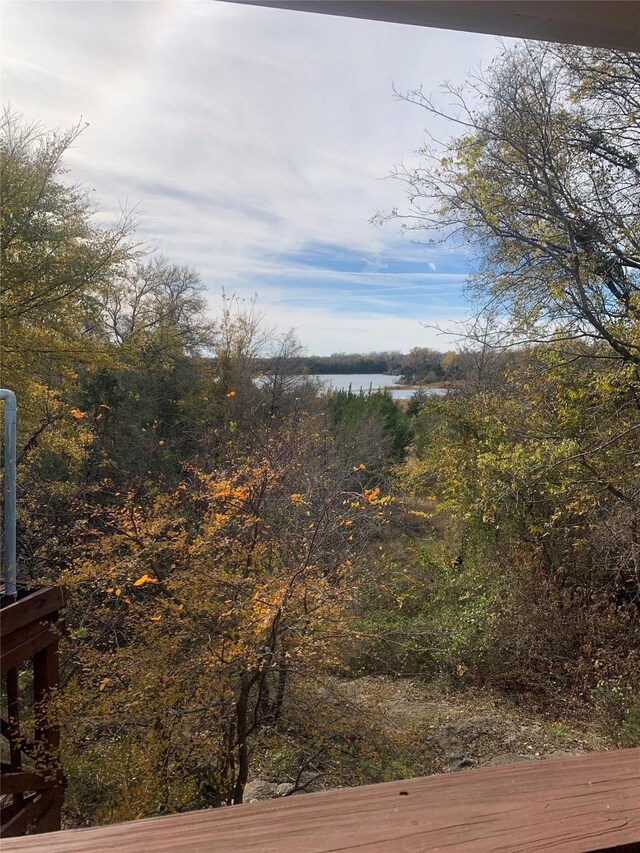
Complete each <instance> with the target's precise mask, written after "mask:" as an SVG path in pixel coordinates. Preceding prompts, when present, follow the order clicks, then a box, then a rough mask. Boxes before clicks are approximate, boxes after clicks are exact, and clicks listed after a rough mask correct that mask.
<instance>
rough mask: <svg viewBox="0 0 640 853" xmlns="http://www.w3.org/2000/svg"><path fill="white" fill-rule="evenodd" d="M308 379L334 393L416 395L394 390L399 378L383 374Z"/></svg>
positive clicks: (404, 397)
mask: <svg viewBox="0 0 640 853" xmlns="http://www.w3.org/2000/svg"><path fill="white" fill-rule="evenodd" d="M307 378H308V379H317V380H319V381H320V382H322V384H323V385H325V386H326V387H327V390H328V389H333V390H334V391H348V390H349V387H351V390H352V391H353V392H354V394H357V393H358V392H359V391H365V392H366V391H368V390H369V389H370V388H371V389H372V390H373V391H379V390H381V389H382V388H389V389H390V390H391V396H392V397H393V399H394V400H410V399H411V397H413V395H414V394H415V393H416V392H415V389H412V388H394V387H393V386H394V385H396V384H397V383H398V381H399V379H400V377H399V376H387V375H386V374H385V373H327V374H324V375H310V376H308V377H307ZM424 391H425V393H426V394H446V388H425V389H424Z"/></svg>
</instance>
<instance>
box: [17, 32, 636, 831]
mask: <svg viewBox="0 0 640 853" xmlns="http://www.w3.org/2000/svg"><path fill="white" fill-rule="evenodd" d="M469 87H471V89H472V90H473V91H472V92H471V93H470V92H469V91H468V90H469ZM449 95H450V96H451V97H450V98H449V102H450V101H451V100H452V99H457V102H458V107H457V108H455V109H454V112H453V114H452V115H451V116H450V118H451V121H452V122H454V125H455V123H456V122H457V131H456V132H457V135H455V133H454V135H453V136H452V138H451V141H449V142H447V143H446V144H444V145H443V146H438V145H437V144H435V143H434V145H433V146H431V145H430V146H425V147H424V148H423V149H422V152H421V155H422V158H423V163H422V165H421V166H420V167H419V168H418V169H417V170H416V171H414V172H411V171H406V170H398V171H397V173H396V176H397V177H398V178H400V179H401V180H403V181H406V182H408V190H409V196H408V205H409V207H408V210H407V211H397V212H395V213H392V214H391V218H392V219H393V217H394V216H395V215H398V216H402V217H403V220H402V221H403V223H404V225H405V227H409V228H415V229H417V232H418V235H420V233H421V229H426V232H425V237H426V238H428V239H434V235H438V234H439V235H440V236H441V237H442V239H444V240H449V241H451V240H452V241H456V240H460V239H462V240H463V241H464V242H465V243H468V244H469V245H470V246H471V247H472V248H473V250H474V251H475V253H476V255H475V257H476V273H475V275H474V276H473V279H472V283H471V289H472V291H473V295H474V296H475V297H476V299H477V300H478V302H477V304H478V305H480V311H479V313H478V316H477V318H476V322H475V323H474V324H473V325H472V326H471V327H470V328H469V329H468V330H467V333H466V337H465V341H464V344H463V346H462V348H461V352H460V353H459V354H457V355H454V354H450V355H449V356H448V357H446V356H445V357H444V358H443V356H441V355H439V354H438V359H437V361H434V364H436V363H437V364H438V365H440V368H439V369H445V370H446V369H449V370H453V369H454V367H455V373H456V379H457V380H458V383H457V385H456V389H455V390H452V391H450V392H449V393H448V394H447V395H445V396H442V397H432V398H428V397H417V398H414V400H412V401H411V403H410V404H409V406H408V408H405V409H403V408H401V407H400V406H399V405H398V404H396V403H395V402H394V401H393V400H392V399H391V397H390V396H389V395H388V394H387V393H383V392H378V393H374V394H371V395H354V394H351V393H344V392H340V393H335V394H330V395H327V396H318V395H317V391H316V389H315V387H314V386H313V384H312V383H310V384H307V385H301V384H300V383H299V381H298V380H297V379H295V374H296V373H297V372H298V371H297V363H296V357H297V354H298V353H299V346H298V344H297V342H296V341H295V339H294V337H293V336H292V335H285V336H282V337H278V336H274V335H271V334H268V333H267V332H265V327H264V324H263V322H262V321H261V318H260V317H259V315H258V313H257V311H256V308H255V306H254V305H253V304H247V303H243V302H241V301H240V300H238V299H237V298H235V297H230V298H227V299H226V301H225V305H224V309H223V310H222V312H221V315H220V316H218V317H214V318H211V317H208V316H207V315H206V313H205V300H204V292H203V286H202V283H201V280H200V277H199V275H198V273H197V271H195V270H193V269H191V268H189V267H185V266H180V265H176V264H174V263H172V262H171V261H170V260H169V259H167V258H165V257H163V256H162V255H160V254H157V253H151V252H149V251H147V250H146V249H145V247H144V246H142V245H141V244H140V242H139V240H138V238H137V236H136V229H135V224H136V223H135V222H134V221H132V220H131V219H130V218H127V217H125V218H123V219H122V220H121V221H120V222H118V223H115V224H114V225H113V226H112V227H105V226H104V225H102V226H99V225H97V224H96V221H97V220H96V217H95V216H94V215H93V214H94V209H93V207H92V205H91V203H90V198H91V196H90V193H89V190H88V189H87V188H83V187H80V186H76V185H74V184H73V183H72V181H71V178H70V176H69V175H68V174H66V172H65V169H64V156H65V152H66V151H67V150H68V148H69V146H70V145H71V144H72V143H74V142H75V141H76V139H77V137H78V129H77V128H76V129H72V130H71V131H69V132H66V133H60V132H49V131H46V130H43V129H42V128H41V127H39V126H32V125H29V124H27V123H25V122H24V121H23V120H22V119H21V118H20V117H19V116H16V115H15V114H12V113H10V112H7V113H5V116H4V119H3V126H2V149H1V153H2V219H1V222H2V255H1V263H2V318H1V322H2V329H1V331H2V384H3V385H4V386H6V387H9V388H12V389H13V390H15V392H16V394H17V396H18V405H19V464H18V478H19V531H18V540H19V543H18V544H19V567H20V573H21V577H22V579H23V580H24V581H25V582H28V583H34V584H35V583H56V584H60V585H62V586H63V587H64V588H65V591H66V595H67V600H68V605H67V608H66V623H67V634H66V636H65V638H64V640H63V643H62V661H61V663H62V683H61V689H60V692H59V695H58V696H57V697H56V702H55V703H54V706H53V709H52V713H53V714H55V716H56V718H57V719H58V720H59V721H60V723H61V725H62V731H63V756H62V759H63V764H64V769H65V773H66V775H67V777H68V792H67V801H66V822H67V825H84V824H91V823H97V822H103V821H114V820H124V819H129V818H135V817H140V816H145V815H152V814H161V813H166V812H172V811H177V810H184V809H192V808H203V807H211V806H220V805H224V804H231V803H237V802H241V801H242V800H243V799H246V796H245V793H246V791H247V790H248V789H247V786H248V785H254V790H255V785H256V780H264V781H266V782H267V783H269V785H272V787H270V788H268V791H269V795H290V794H292V793H295V792H296V791H298V790H314V789H316V788H318V787H321V786H330V785H353V784H358V783H363V782H374V781H381V780H386V779H390V778H401V777H405V776H409V775H412V774H415V773H430V772H440V771H446V770H454V769H464V767H467V766H473V764H474V763H489V762H492V761H494V762H495V761H500V760H515V759H518V758H522V757H525V758H526V757H532V756H536V755H538V756H540V755H546V754H550V753H554V752H557V751H558V750H560V751H562V750H565V749H568V750H571V751H574V750H576V749H590V748H604V747H609V746H615V745H617V746H627V745H628V746H630V745H635V744H638V743H640V693H639V690H640V467H639V466H640V461H639V460H640V272H639V271H640V203H639V202H640V165H639V164H640V127H639V124H640V121H639V117H640V60H639V59H638V57H636V56H633V55H628V54H625V55H623V54H617V53H615V52H609V51H606V52H605V51H591V50H586V49H584V50H583V49H580V50H579V49H574V48H562V49H560V48H551V47H548V46H544V45H529V44H526V45H524V46H521V47H517V48H508V49H505V51H504V52H503V53H502V54H501V56H500V57H499V58H498V59H497V60H496V61H495V62H494V64H493V65H492V66H491V67H490V69H489V70H488V71H487V72H486V76H484V77H476V78H472V79H470V81H468V83H467V84H466V86H463V87H461V88H460V89H452V90H451V91H450V93H449ZM407 97H408V99H409V100H411V101H413V102H414V103H417V104H418V105H419V106H420V107H423V108H425V109H426V111H427V116H428V115H429V114H431V115H432V114H434V113H438V114H442V112H443V109H444V108H440V107H439V106H438V104H436V103H433V102H432V101H430V100H428V99H427V98H426V97H425V96H424V95H423V94H422V92H421V91H419V90H417V91H415V92H412V93H409V94H408V95H407ZM472 102H473V103H474V104H477V106H474V107H472V108H471V107H470V108H469V110H468V111H467V112H465V110H466V105H467V104H470V103H472ZM79 142H81V140H79ZM407 217H408V218H407ZM383 218H384V217H383ZM363 358H364V357H363ZM434 358H435V357H434ZM365 360H366V359H365ZM363 364H364V361H363ZM416 364H417V363H416ZM443 364H444V368H443V367H442V365H443ZM332 369H333V370H336V372H338V371H337V369H336V365H335V364H334V365H332ZM350 369H351V366H350ZM362 369H364V368H362ZM378 369H379V366H376V370H378ZM265 370H266V371H267V373H268V376H267V381H264V382H260V383H257V382H255V376H256V374H257V373H259V372H261V371H262V372H264V371H265ZM416 371H418V372H419V365H418V366H416ZM415 375H417V373H416V374H415ZM422 378H423V379H424V378H426V374H425V375H423V376H422ZM29 678H30V675H29V672H28V671H26V670H25V672H23V673H22V674H21V685H22V687H23V688H24V689H25V690H26V691H27V692H28V690H29ZM3 701H4V697H3ZM276 783H282V784H284V788H282V787H281V786H278V785H277V784H276ZM285 783H286V784H285Z"/></svg>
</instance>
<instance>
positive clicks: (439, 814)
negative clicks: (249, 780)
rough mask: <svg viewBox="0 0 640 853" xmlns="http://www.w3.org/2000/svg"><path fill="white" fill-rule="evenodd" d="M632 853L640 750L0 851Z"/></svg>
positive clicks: (36, 840)
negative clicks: (545, 852) (612, 852)
mask: <svg viewBox="0 0 640 853" xmlns="http://www.w3.org/2000/svg"><path fill="white" fill-rule="evenodd" d="M159 850H161V851H168V852H169V853H200V851H207V853H216V851H221V853H222V852H223V853H275V851H278V853H337V852H338V851H341V853H344V851H358V853H405V851H406V853H427V851H429V853H431V851H435V850H448V851H451V850H463V851H465V853H479V851H482V853H487V851H491V853H498V852H499V851H509V852H510V853H514V851H522V853H525V851H526V853H528V851H537V850H553V851H566V853H568V852H569V851H570V853H585V851H594V850H620V851H625V853H628V851H634V850H636V851H639V853H640V749H636V750H619V751H612V752H605V753H591V754H588V755H581V756H575V757H572V758H567V759H558V760H556V759H554V760H548V761H536V762H525V763H522V764H514V765H508V766H502V767H493V768H485V769H482V770H470V771H466V772H464V773H455V774H447V775H443V776H430V777H427V778H421V779H411V780H408V781H403V782H388V783H384V784H381V785H368V786H364V787H361V788H348V789H341V790H336V791H327V792H323V793H319V794H306V795H304V796H299V797H291V798H285V799H280V800H269V801H266V802H261V803H251V804H248V805H243V806H232V807H230V808H222V809H209V810H205V811H199V812H190V813H187V814H179V815H169V816H164V817H157V818H147V819H145V820H139V821H132V822H129V823H122V824H116V825H113V826H104V827H95V828H89V829H76V830H69V831H67V832H57V833H50V834H48V835H41V836H31V837H26V838H19V839H8V840H7V841H5V842H3V844H2V851H3V853H13V851H16V853H18V851H46V853H101V851H109V853H155V851H159Z"/></svg>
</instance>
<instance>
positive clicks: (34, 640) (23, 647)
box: [0, 622, 64, 675]
mask: <svg viewBox="0 0 640 853" xmlns="http://www.w3.org/2000/svg"><path fill="white" fill-rule="evenodd" d="M35 624H36V625H37V626H38V630H36V631H34V633H33V634H30V635H28V636H27V637H25V638H24V639H23V641H22V642H21V643H18V644H16V645H13V644H12V643H11V642H9V640H3V641H2V654H1V655H0V672H1V673H2V675H4V673H5V672H7V671H9V670H11V669H14V668H15V667H17V666H19V665H20V664H21V663H25V661H28V660H31V658H32V657H34V655H36V654H37V653H38V652H40V651H42V650H43V649H46V648H47V646H52V645H57V643H58V640H59V639H60V635H61V633H62V632H63V630H64V623H62V622H55V623H46V622H45V623H40V622H37V623H35ZM9 639H10V638H9Z"/></svg>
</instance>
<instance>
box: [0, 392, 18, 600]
mask: <svg viewBox="0 0 640 853" xmlns="http://www.w3.org/2000/svg"><path fill="white" fill-rule="evenodd" d="M0 400H4V559H3V570H4V591H5V594H6V595H10V596H12V597H13V598H15V597H16V594H17V589H16V580H17V575H16V420H17V417H16V395H15V394H14V393H13V391H9V390H8V389H7V388H0Z"/></svg>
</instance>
